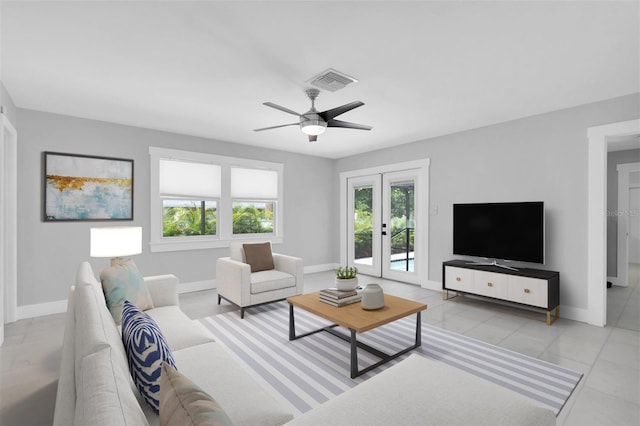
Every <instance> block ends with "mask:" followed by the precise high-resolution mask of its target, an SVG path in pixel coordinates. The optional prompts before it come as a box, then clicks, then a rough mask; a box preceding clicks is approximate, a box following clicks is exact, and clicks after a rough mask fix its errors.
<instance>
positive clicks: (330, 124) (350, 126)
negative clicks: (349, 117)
mask: <svg viewBox="0 0 640 426" xmlns="http://www.w3.org/2000/svg"><path fill="white" fill-rule="evenodd" d="M327 127H342V128H343V129H358V130H371V129H373V127H371V126H367V125H364V124H356V123H349V122H347V121H340V120H335V119H331V120H329V121H327Z"/></svg>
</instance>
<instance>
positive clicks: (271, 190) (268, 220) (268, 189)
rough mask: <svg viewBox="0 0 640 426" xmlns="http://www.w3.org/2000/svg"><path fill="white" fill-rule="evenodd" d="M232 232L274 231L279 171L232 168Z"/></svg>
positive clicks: (260, 232) (237, 233)
mask: <svg viewBox="0 0 640 426" xmlns="http://www.w3.org/2000/svg"><path fill="white" fill-rule="evenodd" d="M231 199H232V203H233V205H232V208H233V234H234V235H240V234H269V233H273V231H274V214H275V208H274V207H275V205H276V203H277V199H278V173H277V172H276V171H274V170H260V169H247V168H241V167H232V168H231Z"/></svg>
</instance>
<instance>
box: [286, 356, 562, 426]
mask: <svg viewBox="0 0 640 426" xmlns="http://www.w3.org/2000/svg"><path fill="white" fill-rule="evenodd" d="M382 401H384V406H381V402H382ZM418 424H419V425H555V424H556V418H555V414H554V413H553V411H551V410H550V409H548V408H545V407H542V406H541V405H538V404H537V403H536V402H535V401H533V400H530V399H528V398H526V397H524V396H522V395H520V394H517V393H515V392H513V391H511V390H509V389H506V388H504V387H502V386H500V385H497V384H495V383H492V382H490V381H488V380H485V379H481V378H479V377H477V376H474V375H473V374H469V373H467V372H465V371H462V370H460V369H458V368H455V367H452V366H450V365H447V364H445V363H444V362H439V361H435V360H431V359H428V358H425V357H423V356H420V355H416V354H412V355H410V356H409V357H408V358H407V359H405V360H403V361H401V362H399V363H398V364H396V365H394V366H392V367H389V368H388V369H386V370H385V371H383V372H381V373H379V374H377V375H375V376H374V377H372V378H370V379H368V380H367V381H365V382H362V383H360V384H359V385H357V386H355V387H354V388H352V389H350V390H348V391H346V392H344V393H342V394H340V395H338V396H336V397H335V398H332V399H330V400H329V401H327V402H325V403H323V404H322V405H320V406H319V407H316V408H314V409H313V410H310V411H307V412H306V413H304V414H303V415H301V416H299V417H296V418H295V419H294V420H293V421H292V422H291V423H290V425H292V426H293V425H298V426H299V425H323V426H328V425H418Z"/></svg>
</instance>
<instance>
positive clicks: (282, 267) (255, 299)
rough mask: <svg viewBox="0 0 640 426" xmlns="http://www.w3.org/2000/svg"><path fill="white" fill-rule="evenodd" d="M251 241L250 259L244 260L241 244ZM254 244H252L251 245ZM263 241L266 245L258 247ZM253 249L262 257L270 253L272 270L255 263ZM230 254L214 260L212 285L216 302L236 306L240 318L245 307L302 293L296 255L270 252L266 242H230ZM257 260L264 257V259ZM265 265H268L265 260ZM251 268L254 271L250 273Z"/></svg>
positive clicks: (301, 275) (299, 264) (300, 263)
mask: <svg viewBox="0 0 640 426" xmlns="http://www.w3.org/2000/svg"><path fill="white" fill-rule="evenodd" d="M247 244H251V245H252V246H251V247H250V250H248V251H249V252H250V256H249V257H250V259H249V262H247V256H246V255H245V250H244V246H245V245H247ZM254 244H255V246H254ZM262 244H265V245H266V247H264V246H263V247H260V246H261V245H262ZM256 249H258V251H259V252H260V253H261V255H262V256H263V257H264V256H271V259H272V260H273V269H269V268H271V266H270V265H269V266H267V267H266V268H267V269H263V267H258V268H257V269H263V270H256V268H255V265H256V262H255V260H256V259H255V257H256V255H255V252H256ZM230 252H231V253H230V257H221V258H218V259H217V261H216V288H217V291H218V305H219V304H220V302H221V300H222V299H224V300H226V301H228V302H230V303H233V304H234V305H237V306H239V307H240V318H244V311H245V309H246V308H249V307H251V306H256V305H262V304H265V303H271V302H275V301H278V300H282V299H285V298H287V297H290V296H295V295H297V294H302V288H303V265H302V259H301V258H299V257H293V256H287V255H284V254H278V253H271V244H270V243H245V244H242V243H235V242H234V243H231V245H230ZM261 260H265V259H264V258H263V259H261ZM266 260H267V264H269V263H270V262H269V259H266ZM252 267H253V270H254V272H252Z"/></svg>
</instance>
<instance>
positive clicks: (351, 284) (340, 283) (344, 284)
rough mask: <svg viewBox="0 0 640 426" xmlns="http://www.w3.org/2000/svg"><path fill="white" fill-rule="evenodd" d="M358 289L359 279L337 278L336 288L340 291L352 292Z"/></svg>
mask: <svg viewBox="0 0 640 426" xmlns="http://www.w3.org/2000/svg"><path fill="white" fill-rule="evenodd" d="M356 287H358V277H353V278H338V277H336V288H337V289H338V290H340V291H351V290H355V289H356Z"/></svg>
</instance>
